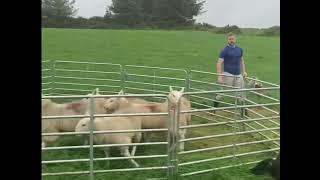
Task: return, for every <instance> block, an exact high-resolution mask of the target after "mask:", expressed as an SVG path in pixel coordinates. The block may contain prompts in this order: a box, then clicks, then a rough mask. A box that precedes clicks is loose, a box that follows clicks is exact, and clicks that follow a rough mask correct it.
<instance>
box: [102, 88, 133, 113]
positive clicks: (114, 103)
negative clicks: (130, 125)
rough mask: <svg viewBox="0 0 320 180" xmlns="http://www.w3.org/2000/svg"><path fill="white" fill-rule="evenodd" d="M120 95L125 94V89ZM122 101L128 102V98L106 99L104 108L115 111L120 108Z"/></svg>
mask: <svg viewBox="0 0 320 180" xmlns="http://www.w3.org/2000/svg"><path fill="white" fill-rule="evenodd" d="M118 95H124V92H123V90H121V91H120V92H119V93H118ZM121 103H128V101H127V99H126V98H123V97H113V98H109V99H107V100H106V102H105V104H104V108H105V110H106V111H107V113H113V112H114V111H116V110H118V109H119V108H120V104H121Z"/></svg>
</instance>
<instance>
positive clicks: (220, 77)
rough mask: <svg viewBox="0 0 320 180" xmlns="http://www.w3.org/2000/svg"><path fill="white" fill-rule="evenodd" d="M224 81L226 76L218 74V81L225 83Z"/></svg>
mask: <svg viewBox="0 0 320 180" xmlns="http://www.w3.org/2000/svg"><path fill="white" fill-rule="evenodd" d="M223 81H224V76H222V75H220V76H218V82H219V83H220V84H223Z"/></svg>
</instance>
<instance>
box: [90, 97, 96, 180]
mask: <svg viewBox="0 0 320 180" xmlns="http://www.w3.org/2000/svg"><path fill="white" fill-rule="evenodd" d="M89 106H90V107H89V108H90V137H89V138H90V139H89V141H90V170H89V171H90V180H94V174H93V170H94V167H93V158H94V156H93V130H94V127H95V125H94V122H93V121H94V116H93V115H94V98H90V105H89Z"/></svg>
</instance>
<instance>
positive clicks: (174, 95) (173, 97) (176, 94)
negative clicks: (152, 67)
mask: <svg viewBox="0 0 320 180" xmlns="http://www.w3.org/2000/svg"><path fill="white" fill-rule="evenodd" d="M183 92H184V87H183V88H181V90H180V91H175V90H173V89H172V87H171V86H170V92H169V95H168V98H169V101H170V102H171V103H173V105H174V106H176V105H177V104H178V100H179V98H180V97H181V96H182V95H183Z"/></svg>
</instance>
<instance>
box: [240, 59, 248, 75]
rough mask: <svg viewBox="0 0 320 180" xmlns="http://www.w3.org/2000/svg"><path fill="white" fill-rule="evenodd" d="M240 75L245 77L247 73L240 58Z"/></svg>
mask: <svg viewBox="0 0 320 180" xmlns="http://www.w3.org/2000/svg"><path fill="white" fill-rule="evenodd" d="M241 74H242V75H243V77H247V71H246V66H245V64H244V59H243V57H241Z"/></svg>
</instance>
